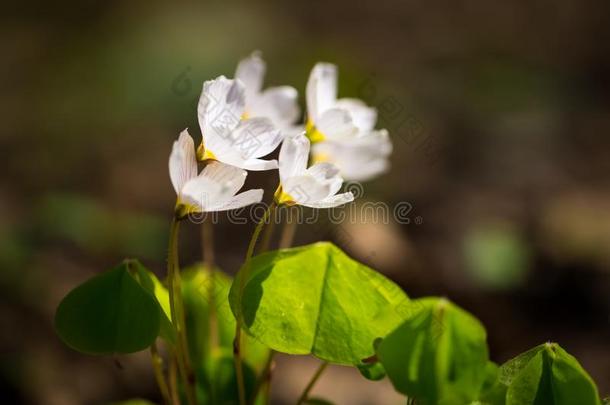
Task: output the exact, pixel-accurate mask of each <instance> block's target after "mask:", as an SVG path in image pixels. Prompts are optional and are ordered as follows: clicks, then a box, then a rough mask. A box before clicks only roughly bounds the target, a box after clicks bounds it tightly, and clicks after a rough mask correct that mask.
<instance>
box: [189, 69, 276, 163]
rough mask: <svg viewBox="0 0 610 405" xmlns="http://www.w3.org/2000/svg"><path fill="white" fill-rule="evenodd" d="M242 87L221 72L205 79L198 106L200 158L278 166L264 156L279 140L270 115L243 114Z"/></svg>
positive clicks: (243, 96) (198, 154)
mask: <svg viewBox="0 0 610 405" xmlns="http://www.w3.org/2000/svg"><path fill="white" fill-rule="evenodd" d="M245 100H246V95H245V88H244V85H243V84H242V83H241V82H240V81H239V80H229V79H227V78H226V77H224V76H220V77H218V78H217V79H215V80H209V81H206V82H205V83H204V84H203V91H202V93H201V98H200V99H199V105H198V106H197V115H198V118H199V126H200V127H201V134H202V142H201V145H200V146H199V149H198V150H197V156H198V158H199V160H210V159H211V160H218V161H220V162H223V163H227V164H230V165H232V166H237V167H240V168H242V169H248V170H271V169H277V161H276V160H263V159H260V158H261V157H263V156H266V155H268V154H269V153H271V152H273V150H275V148H277V146H278V145H279V144H280V142H281V141H282V136H281V133H280V131H279V130H277V129H275V127H274V125H273V124H272V122H271V120H270V119H269V118H263V117H257V118H246V117H245V116H244V108H245Z"/></svg>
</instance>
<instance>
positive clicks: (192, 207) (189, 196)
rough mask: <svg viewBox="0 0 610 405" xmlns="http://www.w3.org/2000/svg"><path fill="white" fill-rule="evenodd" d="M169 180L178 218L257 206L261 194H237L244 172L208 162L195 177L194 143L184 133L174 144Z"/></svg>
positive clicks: (260, 191)
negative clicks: (199, 213)
mask: <svg viewBox="0 0 610 405" xmlns="http://www.w3.org/2000/svg"><path fill="white" fill-rule="evenodd" d="M169 176H170V179H171V181H172V185H173V186H174V190H176V194H177V195H178V200H177V202H176V211H177V212H178V213H179V215H180V216H184V215H186V214H188V213H195V212H212V211H226V210H231V209H235V208H240V207H243V206H246V205H250V204H254V203H257V202H260V201H261V200H262V198H263V190H261V189H258V190H248V191H245V192H243V193H240V194H237V195H236V193H237V192H238V191H239V189H240V188H242V186H243V185H244V182H245V180H246V176H247V172H246V171H245V170H242V169H240V168H237V167H235V166H231V165H227V164H224V163H221V162H216V161H213V162H209V163H208V164H207V165H206V166H205V168H204V169H203V170H202V171H201V173H199V175H198V174H197V160H196V157H195V143H194V142H193V138H191V136H190V135H189V133H188V131H187V130H184V131H182V133H180V137H179V138H178V140H177V141H175V142H174V145H173V147H172V153H171V155H170V157H169Z"/></svg>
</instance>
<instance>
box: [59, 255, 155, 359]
mask: <svg viewBox="0 0 610 405" xmlns="http://www.w3.org/2000/svg"><path fill="white" fill-rule="evenodd" d="M160 319H161V309H160V307H159V304H158V303H157V301H156V299H155V297H154V296H153V295H152V294H150V293H149V292H148V291H147V290H146V289H144V288H143V287H142V286H141V285H140V284H139V283H138V282H137V281H136V280H135V279H134V278H133V277H132V275H131V274H130V273H129V271H128V266H127V264H126V263H122V264H121V265H119V266H118V267H116V268H114V269H112V270H110V271H107V272H105V273H102V274H100V275H98V276H95V277H93V278H91V279H89V280H88V281H86V282H85V283H83V284H81V285H80V286H78V287H76V288H75V289H74V290H72V291H71V292H70V293H69V294H68V295H67V296H66V297H65V298H64V299H63V301H62V302H61V303H60V304H59V307H58V308H57V312H56V314H55V329H56V330H57V333H58V335H59V336H60V337H61V339H62V340H63V341H64V342H65V343H66V344H67V345H68V346H70V347H72V348H73V349H76V350H78V351H81V352H84V353H89V354H110V353H132V352H137V351H139V350H142V349H145V348H146V347H148V346H150V344H151V343H152V342H153V341H154V340H155V338H156V337H157V335H158V334H159V328H160V322H161V321H160Z"/></svg>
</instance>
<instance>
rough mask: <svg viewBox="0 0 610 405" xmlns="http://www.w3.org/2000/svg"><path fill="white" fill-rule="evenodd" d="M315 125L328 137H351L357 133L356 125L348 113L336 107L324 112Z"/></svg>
mask: <svg viewBox="0 0 610 405" xmlns="http://www.w3.org/2000/svg"><path fill="white" fill-rule="evenodd" d="M316 127H317V129H318V131H320V132H321V133H322V134H324V136H325V137H326V138H328V139H342V138H353V137H355V136H356V135H357V133H358V127H356V125H354V122H353V121H352V117H351V115H350V113H349V112H348V111H347V110H341V109H338V108H332V109H330V110H328V111H326V112H324V113H323V114H322V115H321V116H320V119H319V120H318V122H317V123H316Z"/></svg>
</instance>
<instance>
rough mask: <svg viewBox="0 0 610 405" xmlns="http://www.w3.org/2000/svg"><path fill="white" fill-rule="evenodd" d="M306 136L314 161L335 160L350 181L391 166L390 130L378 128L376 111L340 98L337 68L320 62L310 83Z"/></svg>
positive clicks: (370, 175) (349, 99) (360, 103)
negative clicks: (311, 144)
mask: <svg viewBox="0 0 610 405" xmlns="http://www.w3.org/2000/svg"><path fill="white" fill-rule="evenodd" d="M306 96H307V114H308V115H307V124H306V129H307V136H308V137H309V139H311V141H312V142H313V143H314V145H313V161H314V162H332V163H334V164H335V165H337V166H338V167H339V169H340V170H341V174H342V175H343V176H344V177H345V178H346V179H348V180H357V181H364V180H369V179H371V178H373V177H375V176H377V175H379V174H381V173H383V172H384V171H386V170H387V168H388V166H389V162H388V156H389V155H390V153H391V152H392V143H391V141H390V138H389V136H388V132H387V131H386V130H384V129H382V130H375V129H374V128H375V124H376V122H377V111H376V110H375V109H374V108H371V107H368V106H367V105H366V104H365V103H364V102H362V101H361V100H357V99H352V98H343V99H337V67H336V66H335V65H332V64H329V63H318V64H316V66H314V68H313V69H312V71H311V74H310V76H309V81H308V82H307V94H306Z"/></svg>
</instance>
